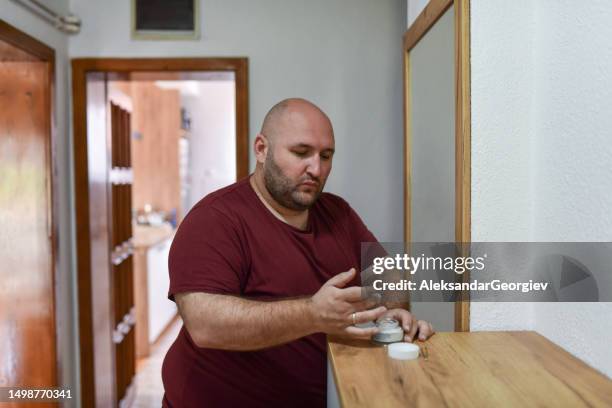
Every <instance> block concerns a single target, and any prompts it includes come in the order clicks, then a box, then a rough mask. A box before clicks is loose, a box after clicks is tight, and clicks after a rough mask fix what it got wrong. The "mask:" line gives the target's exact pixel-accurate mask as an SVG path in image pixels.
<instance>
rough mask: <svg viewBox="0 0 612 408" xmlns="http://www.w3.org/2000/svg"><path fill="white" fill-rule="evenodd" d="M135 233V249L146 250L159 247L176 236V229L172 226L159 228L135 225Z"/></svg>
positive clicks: (164, 225)
mask: <svg viewBox="0 0 612 408" xmlns="http://www.w3.org/2000/svg"><path fill="white" fill-rule="evenodd" d="M133 231H134V233H133V235H134V247H135V248H144V249H147V248H149V247H151V246H153V245H157V244H159V243H160V242H162V241H163V240H165V239H167V238H170V237H171V236H172V235H173V234H174V229H173V228H172V226H171V225H170V224H163V225H160V226H158V227H152V226H148V225H138V224H133Z"/></svg>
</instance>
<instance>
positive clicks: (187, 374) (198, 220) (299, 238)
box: [162, 178, 376, 408]
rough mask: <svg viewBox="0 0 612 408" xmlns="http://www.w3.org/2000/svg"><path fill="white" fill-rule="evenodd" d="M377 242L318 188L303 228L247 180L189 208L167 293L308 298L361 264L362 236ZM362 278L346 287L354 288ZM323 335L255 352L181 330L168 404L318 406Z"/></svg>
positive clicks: (169, 368)
mask: <svg viewBox="0 0 612 408" xmlns="http://www.w3.org/2000/svg"><path fill="white" fill-rule="evenodd" d="M375 241H376V239H375V238H374V236H373V235H372V233H371V232H370V231H368V229H367V228H366V226H365V225H364V224H363V222H362V221H361V219H360V218H359V216H358V215H357V214H356V213H355V211H353V209H351V207H350V206H349V205H348V204H347V203H346V201H344V200H343V199H342V198H340V197H338V196H335V195H333V194H329V193H323V194H321V196H320V197H319V199H318V200H317V202H316V203H315V204H314V206H313V207H312V208H311V209H310V213H309V217H308V227H307V229H306V231H301V230H299V229H297V228H294V227H292V226H290V225H288V224H286V223H284V222H282V221H280V220H279V219H277V218H276V217H275V216H274V215H273V214H272V213H271V212H270V211H269V210H268V209H267V208H266V207H265V205H264V204H263V203H262V202H261V201H260V200H259V198H258V197H257V195H256V193H255V191H254V190H253V188H252V187H251V185H250V183H249V179H248V178H245V179H243V180H241V181H239V182H237V183H235V184H232V185H230V186H228V187H225V188H223V189H221V190H218V191H216V192H214V193H212V194H210V195H208V196H206V197H205V198H204V199H202V200H201V201H200V202H199V203H198V204H196V205H195V206H194V207H193V209H192V210H191V211H190V212H189V214H188V215H187V216H186V217H185V219H184V220H183V222H182V224H181V226H180V227H179V229H178V231H177V233H176V236H175V238H174V241H173V243H172V247H171V249H170V258H169V268H170V291H169V298H170V299H174V295H175V294H177V293H181V292H194V291H195V292H207V293H216V294H226V295H237V296H243V297H247V298H249V299H256V300H262V301H270V300H274V299H282V298H287V297H295V296H310V295H313V294H314V293H315V292H316V291H317V290H319V288H320V287H321V285H323V283H325V282H326V281H327V280H329V279H330V278H331V277H332V276H334V275H337V274H338V273H340V272H344V271H347V270H349V269H350V268H353V267H354V268H356V269H357V271H359V266H360V247H361V242H375ZM358 284H359V274H356V278H355V279H354V281H353V282H351V283H350V284H349V285H347V286H352V285H358ZM326 369H327V366H326V345H325V335H324V334H322V333H317V334H313V335H310V336H307V337H303V338H300V339H298V340H295V341H292V342H290V343H286V344H283V345H280V346H275V347H270V348H267V349H264V350H257V351H225V350H217V349H208V348H200V347H197V346H196V345H195V344H194V343H193V341H192V339H191V338H190V336H189V333H188V332H187V330H186V329H185V327H184V326H183V328H182V329H181V331H180V333H179V335H178V338H177V339H176V341H175V342H174V344H173V345H172V346H171V347H170V350H169V351H168V354H167V355H166V358H165V360H164V364H163V369H162V377H163V382H164V388H165V392H166V395H165V397H164V405H165V406H170V407H181V408H182V407H254V406H261V407H276V406H279V407H280V406H283V407H287V406H291V407H324V406H325V403H326V397H325V396H326Z"/></svg>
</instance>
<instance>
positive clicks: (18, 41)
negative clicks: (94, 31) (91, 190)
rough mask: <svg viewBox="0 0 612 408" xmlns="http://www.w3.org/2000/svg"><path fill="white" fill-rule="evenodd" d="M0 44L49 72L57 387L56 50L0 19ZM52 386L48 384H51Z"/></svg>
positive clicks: (59, 336)
mask: <svg viewBox="0 0 612 408" xmlns="http://www.w3.org/2000/svg"><path fill="white" fill-rule="evenodd" d="M0 41H4V42H6V43H9V44H10V45H12V46H13V47H15V48H18V49H20V50H21V51H23V52H25V53H27V54H29V55H31V56H33V57H35V58H37V59H38V60H39V61H40V62H44V63H46V64H47V67H48V71H47V74H48V76H49V83H48V92H47V93H46V95H45V99H46V108H47V112H48V116H47V121H46V123H45V127H46V130H47V138H46V145H47V148H46V149H45V150H46V156H47V176H48V177H47V182H46V188H47V197H48V205H49V207H48V214H47V220H48V221H47V222H48V235H49V240H50V247H51V254H50V256H51V284H52V287H53V290H52V296H53V298H52V300H51V302H52V305H53V323H52V324H53V332H54V333H55V337H54V341H55V367H54V373H53V375H54V378H55V382H56V384H53V385H60V383H61V382H62V379H61V375H62V372H61V369H62V363H61V362H62V358H63V355H62V354H61V346H60V345H61V344H62V342H63V340H64V336H68V334H67V333H65V332H58V327H60V325H58V321H61V319H60V317H61V316H58V312H57V310H58V309H57V290H58V288H57V276H56V272H57V271H58V270H60V267H59V258H58V256H57V254H58V253H59V240H58V228H59V227H58V222H57V220H58V214H59V208H58V203H57V200H56V196H55V194H56V191H58V190H59V189H58V188H57V185H56V183H57V179H56V177H55V171H54V169H55V163H56V158H57V154H56V141H57V133H56V122H55V113H56V112H55V50H54V49H53V48H51V47H49V46H48V45H47V44H45V43H43V42H42V41H40V40H37V39H36V38H34V37H31V36H30V35H28V34H26V33H25V32H23V31H21V30H19V29H17V28H15V27H13V26H12V25H10V24H8V23H7V22H5V21H4V20H2V19H0ZM50 386H51V384H50Z"/></svg>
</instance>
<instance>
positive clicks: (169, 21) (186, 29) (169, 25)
mask: <svg viewBox="0 0 612 408" xmlns="http://www.w3.org/2000/svg"><path fill="white" fill-rule="evenodd" d="M132 38H133V39H135V40H154V41H159V40H197V39H199V38H200V0H132Z"/></svg>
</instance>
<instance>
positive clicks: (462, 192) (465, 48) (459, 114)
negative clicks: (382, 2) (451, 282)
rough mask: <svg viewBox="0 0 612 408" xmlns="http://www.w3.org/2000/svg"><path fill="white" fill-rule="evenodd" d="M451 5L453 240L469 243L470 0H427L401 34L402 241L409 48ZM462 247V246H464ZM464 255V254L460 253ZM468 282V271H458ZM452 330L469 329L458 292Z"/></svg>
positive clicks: (465, 301)
mask: <svg viewBox="0 0 612 408" xmlns="http://www.w3.org/2000/svg"><path fill="white" fill-rule="evenodd" d="M451 6H454V13H455V16H454V25H455V30H454V31H455V242H456V243H469V242H470V241H471V239H472V235H471V224H472V210H471V188H472V187H471V186H472V181H471V180H472V179H471V177H472V176H471V168H472V167H471V154H472V148H471V140H472V137H471V132H472V131H471V105H470V103H471V102H470V101H471V91H470V84H471V81H470V0H431V1H430V2H429V3H428V4H427V6H426V7H425V8H424V9H423V11H422V12H421V14H419V16H418V17H417V19H416V20H415V21H414V23H413V24H412V25H411V26H410V28H409V29H408V30H407V31H406V33H405V34H404V41H403V55H404V241H405V242H406V243H409V242H410V240H411V236H410V235H411V234H410V231H411V216H412V211H411V205H410V195H411V187H412V184H411V165H412V163H411V139H412V135H411V128H410V121H411V117H410V112H411V93H410V87H411V84H410V81H411V72H410V51H411V50H412V49H413V48H414V46H416V45H417V44H418V42H419V41H420V40H421V38H423V36H425V34H426V33H427V32H428V31H429V29H430V28H431V27H433V26H434V24H435V23H436V21H438V20H439V19H440V17H442V15H444V13H445V12H446V11H447V10H448V9H449V8H450V7H451ZM461 247H462V251H464V250H465V248H464V246H461ZM462 255H463V256H467V254H462ZM458 279H459V281H460V282H469V271H466V272H465V273H464V274H462V275H460V277H459V278H458ZM455 331H459V332H466V331H470V296H469V292H468V291H462V292H460V297H459V300H457V301H456V302H455Z"/></svg>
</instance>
